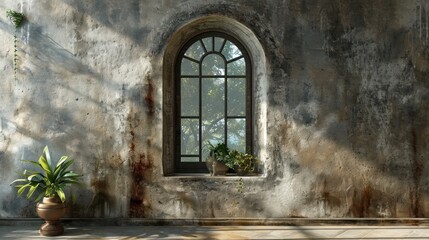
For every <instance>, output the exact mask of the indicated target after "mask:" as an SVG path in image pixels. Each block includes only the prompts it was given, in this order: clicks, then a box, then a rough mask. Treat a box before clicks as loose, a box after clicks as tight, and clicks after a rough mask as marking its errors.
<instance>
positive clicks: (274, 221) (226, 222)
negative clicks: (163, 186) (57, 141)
mask: <svg viewBox="0 0 429 240" xmlns="http://www.w3.org/2000/svg"><path fill="white" fill-rule="evenodd" d="M63 222H64V224H65V225H66V226H320V225H429V218H194V219H177V218H175V219H148V218H64V219H63ZM41 223H43V221H42V220H41V219H39V218H0V226H23V225H25V226H29V225H40V224H41Z"/></svg>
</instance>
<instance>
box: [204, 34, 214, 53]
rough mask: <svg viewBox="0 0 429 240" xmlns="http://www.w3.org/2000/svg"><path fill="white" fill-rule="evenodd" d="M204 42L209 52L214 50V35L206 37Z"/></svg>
mask: <svg viewBox="0 0 429 240" xmlns="http://www.w3.org/2000/svg"><path fill="white" fill-rule="evenodd" d="M203 43H204V46H205V47H206V49H207V51H208V52H212V51H213V38H212V37H208V38H204V39H203Z"/></svg>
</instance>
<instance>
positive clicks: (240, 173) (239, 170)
mask: <svg viewBox="0 0 429 240" xmlns="http://www.w3.org/2000/svg"><path fill="white" fill-rule="evenodd" d="M234 170H235V172H236V173H237V175H238V176H245V175H247V173H248V172H249V170H245V169H244V167H237V166H236V167H235V168H234Z"/></svg>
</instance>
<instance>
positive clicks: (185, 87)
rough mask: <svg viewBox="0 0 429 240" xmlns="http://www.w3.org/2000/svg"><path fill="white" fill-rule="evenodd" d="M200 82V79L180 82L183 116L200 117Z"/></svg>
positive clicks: (188, 79) (186, 79)
mask: <svg viewBox="0 0 429 240" xmlns="http://www.w3.org/2000/svg"><path fill="white" fill-rule="evenodd" d="M199 91H200V81H199V79H198V78H182V79H181V82H180V94H181V96H180V100H181V116H190V117H191V116H192V117H196V116H199V107H200V106H199V102H200V99H199V97H200V95H199V94H198V92H199Z"/></svg>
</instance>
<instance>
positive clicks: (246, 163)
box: [229, 150, 259, 176]
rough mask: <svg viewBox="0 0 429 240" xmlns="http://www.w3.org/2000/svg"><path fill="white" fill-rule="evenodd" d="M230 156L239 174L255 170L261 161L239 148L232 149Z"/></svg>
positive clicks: (242, 174)
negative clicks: (238, 149)
mask: <svg viewBox="0 0 429 240" xmlns="http://www.w3.org/2000/svg"><path fill="white" fill-rule="evenodd" d="M229 158H230V159H231V164H232V166H233V169H234V170H235V172H236V173H237V175H239V176H244V175H246V174H248V173H249V172H254V171H255V169H256V167H257V166H258V163H259V160H258V159H257V158H256V157H255V156H253V155H252V154H249V153H242V152H240V151H237V150H232V151H230V152H229Z"/></svg>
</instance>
